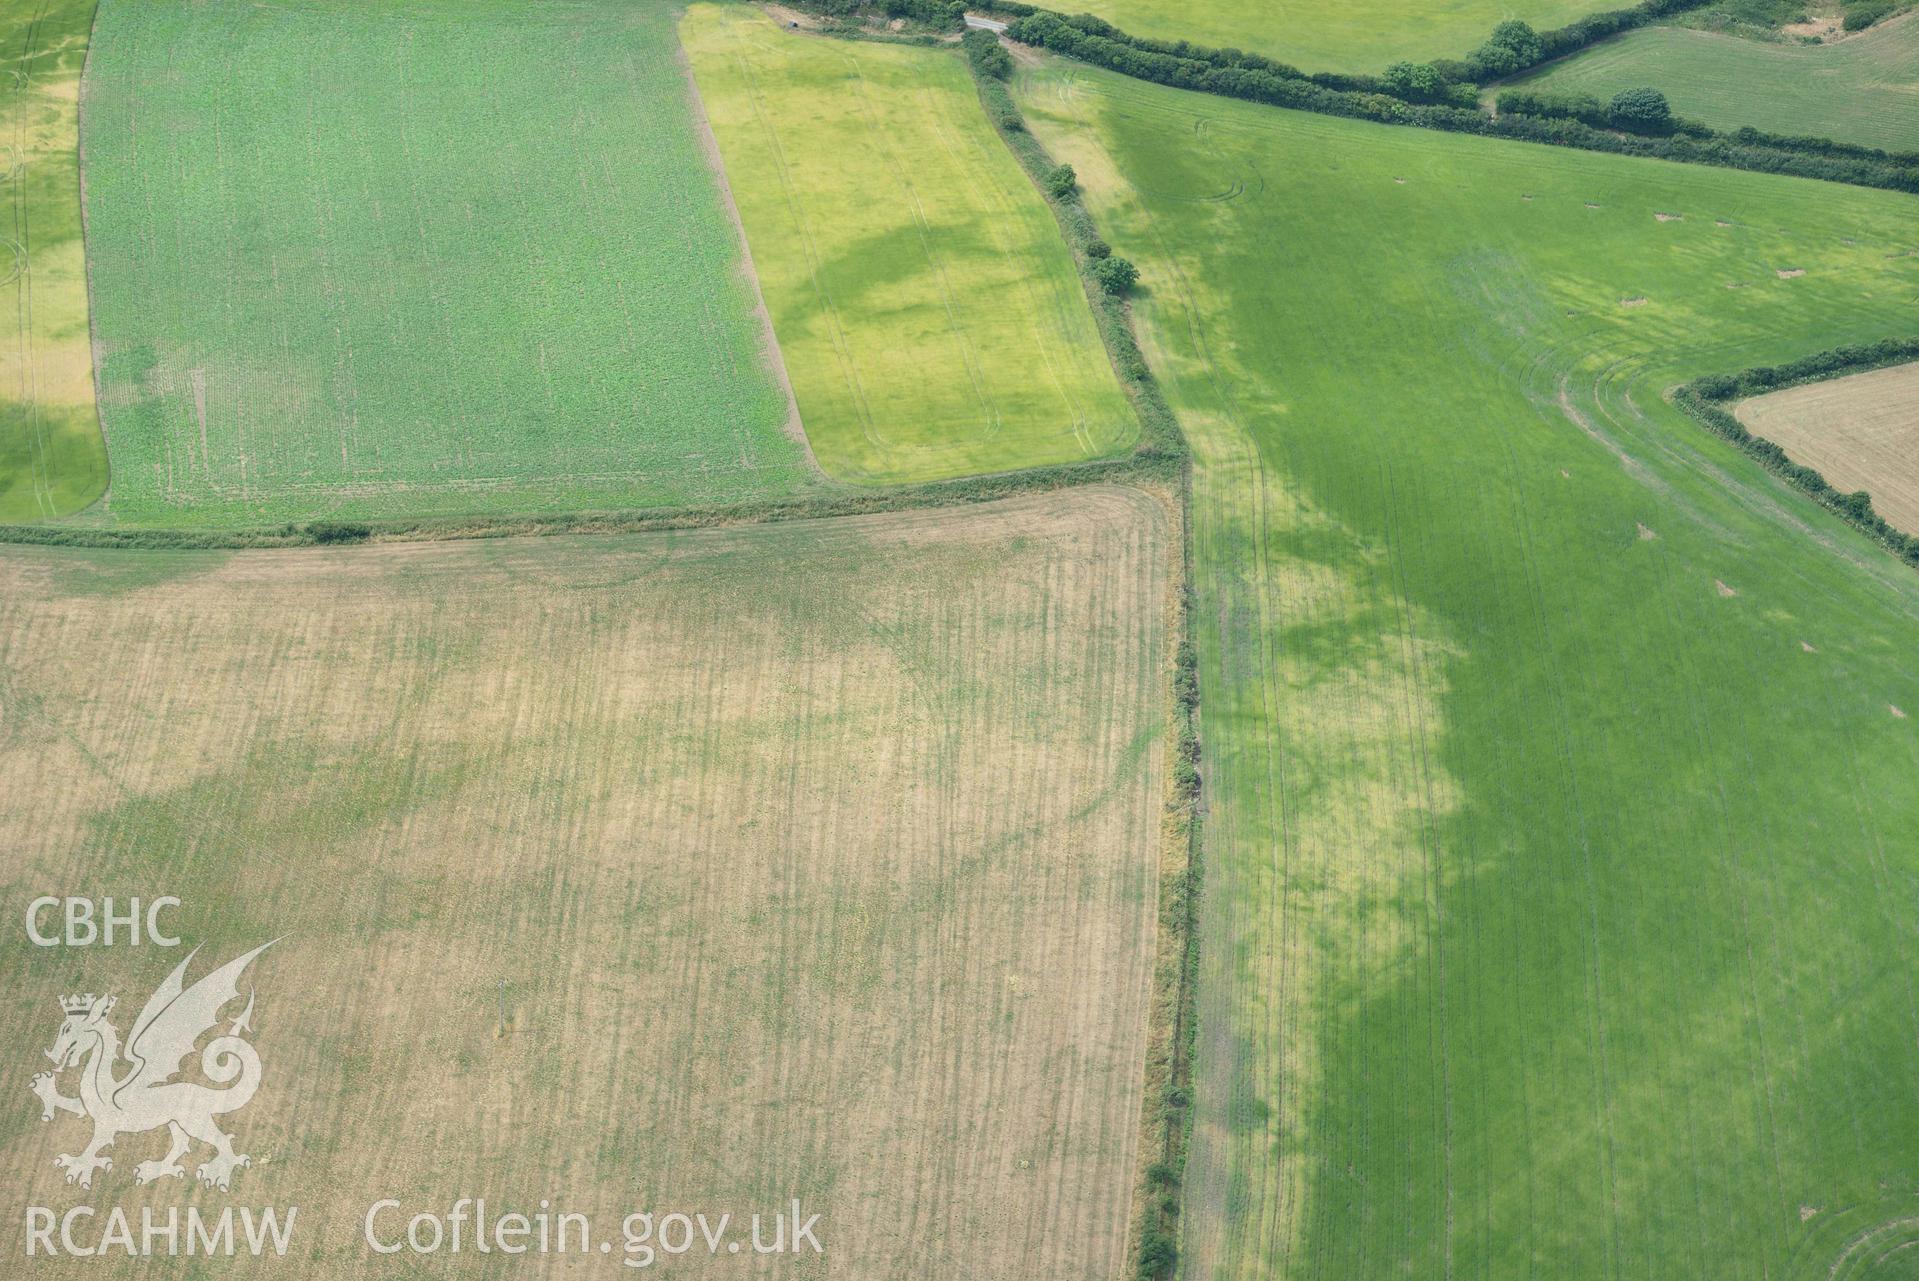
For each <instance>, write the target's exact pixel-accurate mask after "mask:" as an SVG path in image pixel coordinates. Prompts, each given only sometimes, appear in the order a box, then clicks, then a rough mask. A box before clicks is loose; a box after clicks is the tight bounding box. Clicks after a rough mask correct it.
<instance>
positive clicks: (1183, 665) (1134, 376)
mask: <svg viewBox="0 0 1919 1281" xmlns="http://www.w3.org/2000/svg"><path fill="white" fill-rule="evenodd" d="M964 43H965V46H966V55H967V56H966V65H967V67H968V69H969V70H971V71H972V73H973V83H974V84H975V86H977V87H978V90H979V98H980V106H981V107H982V108H984V109H985V111H986V117H987V119H988V120H990V121H991V122H992V125H993V129H994V131H995V132H997V133H998V134H999V136H1000V139H1001V141H1003V142H1005V144H1006V146H1007V149H1008V150H1010V151H1011V152H1012V153H1013V155H1014V156H1015V157H1016V158H1017V159H1018V160H1019V163H1020V167H1021V168H1022V169H1024V170H1025V171H1026V176H1027V177H1028V178H1029V179H1031V180H1032V183H1033V188H1034V190H1035V191H1037V192H1039V195H1040V199H1042V200H1044V201H1045V202H1046V205H1047V207H1048V208H1049V209H1051V210H1052V211H1053V216H1054V218H1055V219H1056V220H1057V221H1058V223H1059V228H1060V234H1061V235H1062V236H1063V237H1064V238H1065V240H1066V243H1067V245H1068V247H1069V248H1071V250H1072V253H1073V262H1074V264H1075V265H1076V266H1077V267H1078V268H1079V275H1080V283H1081V284H1082V285H1083V286H1084V287H1085V290H1086V300H1087V302H1088V304H1089V305H1090V306H1091V307H1092V309H1093V315H1094V318H1095V319H1096V321H1097V323H1098V325H1099V332H1100V338H1101V339H1102V341H1104V342H1105V344H1106V350H1107V353H1108V355H1109V356H1111V357H1112V360H1113V369H1114V371H1115V372H1116V373H1117V374H1118V376H1119V379H1120V382H1121V384H1122V385H1123V386H1124V387H1125V388H1126V392H1127V395H1128V397H1129V398H1130V399H1131V400H1132V401H1133V405H1134V407H1135V409H1136V410H1137V411H1138V413H1139V419H1140V446H1139V453H1140V454H1141V455H1144V456H1147V457H1150V458H1154V459H1159V458H1164V459H1166V460H1168V461H1171V460H1174V459H1177V460H1178V466H1179V472H1180V478H1181V486H1180V491H1179V493H1180V501H1179V517H1180V538H1179V547H1180V559H1181V564H1180V572H1179V590H1178V591H1177V592H1176V593H1175V600H1176V606H1175V609H1174V616H1173V617H1172V618H1171V619H1169V620H1168V631H1169V632H1170V633H1171V635H1172V638H1173V645H1174V655H1175V657H1174V670H1173V707H1172V724H1173V727H1174V732H1173V735H1172V739H1171V744H1170V750H1171V751H1172V754H1173V759H1172V771H1171V773H1172V780H1173V781H1172V787H1171V789H1170V791H1169V793H1168V796H1167V800H1166V816H1165V822H1164V824H1163V827H1162V833H1161V841H1160V867H1159V917H1158V921H1159V928H1158V929H1157V930H1156V931H1155V933H1154V937H1155V940H1156V942H1155V945H1154V946H1155V952H1154V957H1153V991H1152V996H1151V997H1150V999H1149V1001H1148V1005H1147V1010H1148V1015H1147V1029H1146V1079H1145V1089H1144V1090H1143V1092H1142V1094H1141V1098H1140V1145H1139V1161H1138V1167H1139V1168H1138V1171H1137V1173H1136V1176H1135V1177H1136V1180H1137V1186H1136V1187H1135V1190H1134V1200H1133V1214H1132V1223H1133V1227H1132V1239H1131V1240H1130V1241H1129V1242H1128V1245H1129V1247H1130V1250H1131V1252H1132V1255H1133V1258H1134V1260H1135V1262H1136V1265H1137V1272H1138V1275H1139V1276H1140V1277H1141V1278H1144V1279H1145V1281H1159V1279H1161V1278H1166V1277H1170V1276H1172V1275H1174V1272H1175V1269H1177V1267H1178V1265H1179V1225H1180V1212H1181V1210H1182V1208H1183V1205H1184V1202H1183V1199H1182V1197H1181V1194H1180V1186H1181V1183H1182V1182H1183V1180H1184V1178H1185V1174H1186V1152H1187V1148H1188V1146H1189V1142H1190V1139H1191V1137H1192V1125H1193V1119H1192V1118H1193V1114H1192V1106H1191V1104H1192V1064H1193V1051H1194V1049H1195V1047H1196V1045H1197V1042H1198V1020H1197V1018H1196V1017H1195V1006H1196V989H1197V986H1198V983H1197V980H1198V975H1199V929H1198V899H1199V892H1200V887H1201V884H1202V881H1201V858H1202V853H1203V851H1202V848H1201V844H1200V831H1201V822H1202V818H1203V813H1204V810H1203V796H1202V794H1201V780H1200V772H1199V767H1200V760H1201V753H1200V696H1199V656H1198V652H1197V650H1195V648H1194V647H1193V641H1192V630H1191V615H1192V581H1193V565H1192V556H1193V548H1192V529H1191V525H1192V517H1191V511H1192V468H1191V465H1190V462H1191V459H1190V454H1189V451H1188V447H1187V444H1186V439H1185V436H1184V434H1183V433H1182V432H1181V431H1180V427H1179V420H1178V418H1177V417H1175V416H1174V414H1173V411H1172V408H1171V406H1169V405H1168V404H1167V403H1166V398H1165V396H1164V395H1163V394H1162V393H1161V391H1160V389H1159V384H1158V382H1157V381H1156V380H1155V379H1154V377H1153V373H1152V370H1151V368H1150V367H1149V366H1148V365H1147V364H1146V358H1145V355H1144V354H1143V353H1142V352H1141V350H1140V346H1139V339H1138V336H1137V334H1136V333H1135V331H1134V329H1133V317H1132V312H1131V310H1130V309H1129V308H1128V306H1127V304H1126V301H1125V298H1124V297H1123V296H1122V295H1121V294H1118V293H1114V292H1111V291H1110V290H1108V289H1107V288H1106V287H1105V286H1103V285H1102V284H1101V283H1100V281H1099V279H1098V277H1097V276H1096V275H1095V274H1094V272H1095V269H1096V267H1097V265H1098V264H1099V263H1100V262H1101V261H1102V260H1104V259H1105V258H1106V256H1107V255H1108V254H1110V253H1111V249H1110V247H1109V246H1108V245H1107V244H1106V241H1105V240H1104V239H1103V238H1102V237H1101V236H1100V234H1099V229H1098V227H1097V226H1095V224H1094V222H1093V218H1092V215H1091V214H1089V213H1088V212H1087V211H1086V206H1085V205H1084V204H1083V203H1081V201H1080V199H1079V192H1078V188H1077V186H1071V185H1069V186H1066V187H1064V188H1062V187H1059V186H1056V185H1055V184H1054V182H1053V181H1052V178H1053V176H1054V175H1055V174H1056V173H1057V172H1058V169H1057V166H1056V165H1055V164H1054V161H1053V158H1052V157H1051V156H1050V155H1048V154H1047V152H1046V149H1045V148H1044V147H1043V146H1041V145H1040V142H1039V139H1037V138H1035V137H1034V136H1033V135H1032V133H1031V132H1029V131H1028V130H1027V128H1026V120H1025V117H1024V116H1023V115H1022V114H1021V112H1020V109H1019V104H1018V103H1017V102H1015V101H1014V100H1013V95H1012V94H1011V93H1010V92H1009V91H1008V90H1007V87H1006V81H1005V77H1006V75H1007V74H1008V73H1009V71H1010V66H1009V65H1008V60H1007V57H1006V53H1005V50H1004V49H1002V48H1001V47H1000V43H999V39H998V37H997V36H994V35H991V34H988V33H986V32H982V31H973V32H968V33H967V35H966V38H965V41H964Z"/></svg>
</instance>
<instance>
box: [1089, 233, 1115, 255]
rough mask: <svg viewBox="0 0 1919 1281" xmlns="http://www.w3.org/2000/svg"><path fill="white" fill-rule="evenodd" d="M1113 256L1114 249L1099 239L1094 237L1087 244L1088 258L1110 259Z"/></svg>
mask: <svg viewBox="0 0 1919 1281" xmlns="http://www.w3.org/2000/svg"><path fill="white" fill-rule="evenodd" d="M1112 255H1113V247H1112V246H1111V245H1109V244H1107V243H1106V242H1105V241H1104V240H1101V239H1099V238H1098V237H1094V238H1093V239H1092V240H1090V241H1088V242H1087V244H1086V256H1087V257H1088V258H1096V259H1097V258H1110V257H1112Z"/></svg>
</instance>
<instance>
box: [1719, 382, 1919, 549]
mask: <svg viewBox="0 0 1919 1281" xmlns="http://www.w3.org/2000/svg"><path fill="white" fill-rule="evenodd" d="M1734 412H1735V413H1736V414H1737V415H1738V417H1739V421H1740V422H1742V423H1744V424H1745V425H1746V429H1747V430H1748V431H1750V432H1752V433H1753V434H1754V435H1756V436H1764V437H1765V438H1766V439H1768V440H1770V441H1772V442H1774V443H1775V444H1777V445H1778V446H1779V447H1780V448H1781V449H1783V450H1785V451H1786V452H1787V453H1788V454H1790V455H1792V460H1793V461H1794V462H1796V463H1803V464H1804V465H1805V466H1807V467H1813V468H1816V469H1818V471H1819V472H1820V473H1821V474H1823V475H1824V476H1825V478H1826V479H1827V480H1828V481H1830V482H1831V484H1832V487H1833V488H1834V489H1837V490H1839V491H1840V492H1842V493H1853V492H1856V491H1858V490H1861V489H1863V490H1865V491H1866V492H1867V493H1869V494H1871V495H1872V505H1873V509H1874V510H1875V511H1877V512H1878V513H1879V514H1880V515H1881V516H1884V517H1885V518H1886V520H1887V521H1888V522H1889V523H1891V524H1893V525H1896V526H1898V527H1899V528H1900V529H1903V530H1905V531H1906V532H1907V533H1912V534H1919V364H1914V365H1894V366H1893V367H1892V368H1890V369H1874V370H1870V371H1868V372H1866V373H1863V374H1851V375H1848V376H1847V377H1844V378H1833V379H1829V380H1827V381H1825V382H1817V383H1807V384H1806V385H1804V386H1803V387H1789V388H1787V389H1786V390H1785V391H1775V392H1770V393H1768V394H1767V395H1764V396H1755V397H1753V398H1752V399H1751V400H1747V401H1742V402H1741V403H1740V404H1739V405H1738V407H1737V408H1736V409H1735V411H1734Z"/></svg>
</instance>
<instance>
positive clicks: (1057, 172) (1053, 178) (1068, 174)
mask: <svg viewBox="0 0 1919 1281" xmlns="http://www.w3.org/2000/svg"><path fill="white" fill-rule="evenodd" d="M1078 188H1079V175H1078V174H1076V173H1074V172H1073V166H1071V165H1060V166H1058V167H1056V168H1055V169H1054V170H1053V171H1052V172H1051V173H1049V174H1047V175H1046V191H1047V194H1048V195H1050V196H1052V197H1053V199H1055V200H1064V199H1066V198H1067V197H1068V196H1070V195H1072V194H1073V192H1074V191H1076V190H1077V189H1078Z"/></svg>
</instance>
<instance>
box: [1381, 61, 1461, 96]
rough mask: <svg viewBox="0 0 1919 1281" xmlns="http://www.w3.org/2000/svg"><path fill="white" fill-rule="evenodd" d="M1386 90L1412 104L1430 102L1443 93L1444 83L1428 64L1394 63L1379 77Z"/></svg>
mask: <svg viewBox="0 0 1919 1281" xmlns="http://www.w3.org/2000/svg"><path fill="white" fill-rule="evenodd" d="M1381 78H1382V79H1384V80H1385V82H1386V88H1387V89H1389V90H1390V91H1391V92H1393V93H1394V94H1396V95H1398V96H1399V97H1401V98H1407V99H1410V100H1411V101H1413V102H1431V101H1432V100H1433V99H1435V98H1437V97H1439V96H1440V94H1441V93H1443V92H1444V91H1445V88H1446V82H1445V81H1444V80H1442V79H1440V76H1439V72H1437V71H1435V70H1434V69H1433V67H1432V65H1431V64H1430V63H1425V62H1395V63H1394V64H1393V65H1392V66H1390V67H1388V68H1386V74H1385V75H1384V76H1383V77H1381Z"/></svg>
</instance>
